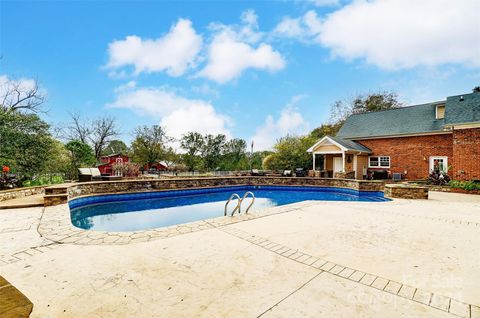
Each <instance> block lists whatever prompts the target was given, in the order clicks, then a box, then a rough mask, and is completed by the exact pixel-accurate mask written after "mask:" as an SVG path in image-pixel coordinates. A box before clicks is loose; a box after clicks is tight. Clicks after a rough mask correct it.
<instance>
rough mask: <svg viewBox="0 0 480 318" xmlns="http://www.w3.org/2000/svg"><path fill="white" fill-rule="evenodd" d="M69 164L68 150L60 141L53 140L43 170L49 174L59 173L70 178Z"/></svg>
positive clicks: (70, 158) (69, 155)
mask: <svg viewBox="0 0 480 318" xmlns="http://www.w3.org/2000/svg"><path fill="white" fill-rule="evenodd" d="M71 166H72V157H71V153H70V151H69V150H68V149H67V148H66V147H65V145H64V144H62V143H61V142H60V141H58V140H53V142H52V146H51V148H50V156H49V158H48V160H47V162H46V168H45V172H47V173H49V174H57V173H59V174H62V175H64V176H66V177H67V178H68V179H72V175H71Z"/></svg>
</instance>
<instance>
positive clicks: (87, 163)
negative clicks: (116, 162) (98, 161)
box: [65, 140, 95, 179]
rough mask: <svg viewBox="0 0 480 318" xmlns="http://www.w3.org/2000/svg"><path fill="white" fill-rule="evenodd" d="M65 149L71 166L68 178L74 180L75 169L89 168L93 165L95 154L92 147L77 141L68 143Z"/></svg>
mask: <svg viewBox="0 0 480 318" xmlns="http://www.w3.org/2000/svg"><path fill="white" fill-rule="evenodd" d="M65 148H66V149H67V150H68V151H70V158H71V161H70V162H71V166H70V174H69V177H70V178H71V179H74V178H76V176H77V173H78V172H77V169H78V168H81V167H91V166H92V165H93V164H94V163H95V154H94V152H93V149H92V147H90V146H89V145H87V144H86V143H83V142H81V141H79V140H72V141H69V142H68V143H67V144H66V145H65Z"/></svg>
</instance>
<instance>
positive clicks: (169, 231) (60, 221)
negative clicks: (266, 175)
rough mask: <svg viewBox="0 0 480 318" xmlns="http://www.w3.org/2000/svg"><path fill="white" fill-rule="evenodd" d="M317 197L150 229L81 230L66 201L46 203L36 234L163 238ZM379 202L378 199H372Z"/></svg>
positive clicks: (55, 238) (119, 241)
mask: <svg viewBox="0 0 480 318" xmlns="http://www.w3.org/2000/svg"><path fill="white" fill-rule="evenodd" d="M318 202H319V201H311V200H309V201H301V202H296V203H291V204H286V205H281V206H276V207H269V208H266V209H262V210H259V211H255V212H252V213H247V214H237V215H235V216H233V217H232V216H220V217H216V218H210V219H205V220H200V221H195V222H189V223H182V224H177V225H171V226H166V227H160V228H155V229H150V230H140V231H126V232H110V231H94V230H84V229H80V228H78V227H76V226H74V225H73V224H72V222H71V218H70V209H69V207H68V204H61V205H56V206H49V207H45V208H44V210H43V213H42V217H41V219H40V224H39V226H38V229H37V230H38V232H39V234H40V235H41V236H42V237H44V238H46V239H48V240H49V241H52V242H54V243H59V244H65V243H68V244H75V245H125V244H130V243H137V242H147V241H151V240H156V239H164V238H168V237H172V236H177V235H181V234H186V233H192V232H198V231H203V230H208V229H213V228H216V227H221V226H225V225H229V224H234V223H238V222H243V221H248V220H252V219H257V218H261V217H267V216H270V215H275V214H279V213H285V212H290V211H294V210H298V209H301V208H304V207H307V206H311V205H315V204H318ZM371 203H378V202H371Z"/></svg>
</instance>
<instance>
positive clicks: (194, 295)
mask: <svg viewBox="0 0 480 318" xmlns="http://www.w3.org/2000/svg"><path fill="white" fill-rule="evenodd" d="M59 207H60V208H59V209H65V208H66V205H62V206H59ZM54 208H57V207H54ZM52 209H53V208H52ZM50 212H52V214H51V215H47V214H48V213H50ZM267 212H268V213H267V215H263V216H261V217H258V215H255V214H252V216H248V217H245V216H240V217H234V218H233V219H230V218H220V219H214V220H207V222H205V225H204V226H203V228H201V229H199V226H198V227H197V226H192V227H190V228H191V229H192V230H188V229H187V228H185V230H182V231H178V230H176V229H174V228H171V229H170V230H167V232H166V233H167V234H161V235H158V236H155V234H154V233H150V235H146V236H145V235H143V236H142V234H144V233H143V232H136V233H133V234H130V233H129V234H128V236H127V235H125V237H128V238H129V239H128V240H127V239H124V240H125V242H122V244H119V240H120V239H121V238H116V239H115V240H114V241H113V242H111V243H109V240H112V238H111V237H110V235H106V236H102V237H101V238H99V237H98V235H102V234H99V233H89V234H92V237H91V240H87V239H86V238H85V237H81V238H78V237H76V235H83V233H76V232H74V233H73V234H71V233H70V229H65V228H62V227H61V226H63V225H64V224H63V221H64V219H63V215H62V212H61V211H59V210H49V209H48V208H47V210H46V211H44V209H43V208H26V209H12V210H0V275H2V276H3V277H5V278H6V279H7V280H8V281H9V282H10V283H11V284H12V285H14V286H15V287H17V288H18V289H19V290H20V291H21V292H22V293H23V294H25V295H26V296H27V297H28V298H29V299H30V300H31V301H32V302H33V304H34V307H33V312H32V315H31V317H192V316H199V317H205V316H215V317H222V316H229V317H259V316H262V317H298V316H305V317H321V316H325V317H332V316H334V317H353V316H364V317H371V316H378V317H383V316H387V315H388V316H391V317H401V316H402V317H413V316H415V317H417V316H422V317H455V316H459V317H472V318H477V317H480V308H479V307H478V306H480V266H479V265H478V264H480V249H479V246H480V196H470V195H462V194H451V193H438V192H431V193H430V200H428V201H426V200H425V201H424V200H398V199H396V200H394V201H391V202H379V203H375V202H328V201H316V202H314V201H307V202H301V203H297V204H292V205H289V206H284V207H278V208H274V209H272V210H269V211H267ZM53 216H55V217H53ZM57 216H58V218H57ZM50 217H51V218H50ZM46 220H47V223H48V224H50V223H52V222H53V223H55V222H57V224H58V226H59V229H57V231H55V230H53V231H47V232H42V230H40V231H38V229H39V228H42V225H45V222H46ZM222 220H225V221H222ZM232 221H233V222H234V223H232ZM45 230H46V228H45ZM62 231H63V232H62ZM168 231H170V232H168ZM174 231H176V232H174ZM86 232H88V231H86ZM148 232H149V231H148ZM157 232H158V233H164V232H162V231H157ZM157 232H156V233H157ZM41 233H43V234H42V235H41ZM45 233H50V234H49V235H45ZM62 233H63V234H62ZM55 235H57V237H55ZM65 235H67V236H66V237H67V238H68V237H70V238H71V239H70V242H64V243H62V244H58V243H56V242H55V241H58V240H60V241H62V240H63V237H65ZM95 236H97V238H94V237H95ZM132 236H133V237H132ZM87 238H88V236H87ZM92 240H96V241H93V242H92ZM67 241H68V240H67ZM0 301H1V300H0Z"/></svg>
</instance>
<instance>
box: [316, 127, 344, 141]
mask: <svg viewBox="0 0 480 318" xmlns="http://www.w3.org/2000/svg"><path fill="white" fill-rule="evenodd" d="M340 127H342V124H341V123H335V124H322V125H321V126H320V127H317V128H315V129H314V130H312V131H311V132H310V136H311V137H313V138H315V139H320V138H323V137H324V136H335V135H336V134H337V132H338V131H339V130H340Z"/></svg>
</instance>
